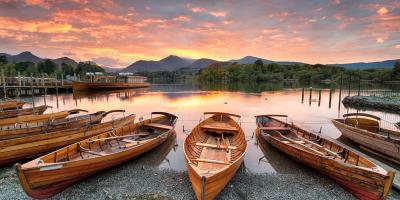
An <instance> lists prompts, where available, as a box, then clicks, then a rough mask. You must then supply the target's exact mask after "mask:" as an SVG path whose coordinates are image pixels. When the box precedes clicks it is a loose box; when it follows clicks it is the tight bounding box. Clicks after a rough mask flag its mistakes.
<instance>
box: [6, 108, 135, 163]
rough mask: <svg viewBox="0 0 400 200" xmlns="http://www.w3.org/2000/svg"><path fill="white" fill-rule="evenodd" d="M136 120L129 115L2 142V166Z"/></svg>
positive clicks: (133, 116)
mask: <svg viewBox="0 0 400 200" xmlns="http://www.w3.org/2000/svg"><path fill="white" fill-rule="evenodd" d="M134 120H135V115H129V116H126V117H121V118H119V119H115V120H111V121H107V122H103V123H100V124H93V125H91V124H87V125H85V126H80V127H76V128H73V129H67V130H62V131H55V132H50V133H42V134H37V135H32V136H28V137H22V138H16V139H10V140H2V141H0V166H3V165H7V164H12V163H15V162H16V161H18V160H22V159H26V158H32V157H36V156H40V155H43V154H45V153H47V152H50V151H54V150H56V149H59V148H61V147H64V146H67V145H70V144H72V143H75V142H78V141H80V140H83V139H86V138H89V137H92V136H95V135H98V134H101V133H105V132H109V131H111V130H114V129H115V128H117V127H121V126H126V125H128V124H132V123H133V122H134Z"/></svg>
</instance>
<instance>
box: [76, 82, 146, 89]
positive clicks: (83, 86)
mask: <svg viewBox="0 0 400 200" xmlns="http://www.w3.org/2000/svg"><path fill="white" fill-rule="evenodd" d="M149 86H150V84H149V83H90V82H78V81H74V82H72V89H73V90H74V91H84V90H115V89H129V88H143V87H149Z"/></svg>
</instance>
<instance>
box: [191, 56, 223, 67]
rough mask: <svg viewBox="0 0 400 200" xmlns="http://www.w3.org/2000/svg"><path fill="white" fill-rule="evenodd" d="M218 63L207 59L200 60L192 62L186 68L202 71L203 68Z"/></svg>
mask: <svg viewBox="0 0 400 200" xmlns="http://www.w3.org/2000/svg"><path fill="white" fill-rule="evenodd" d="M216 62H218V61H216V60H213V59H208V58H200V59H198V60H196V61H194V62H193V63H192V64H190V65H189V66H187V67H188V68H194V69H203V68H205V67H208V66H209V65H211V64H213V63H216Z"/></svg>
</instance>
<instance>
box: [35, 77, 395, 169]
mask: <svg viewBox="0 0 400 200" xmlns="http://www.w3.org/2000/svg"><path fill="white" fill-rule="evenodd" d="M282 84H283V85H279V87H277V88H279V89H277V90H275V89H273V88H275V86H273V85H271V86H262V87H261V88H255V90H253V89H251V88H250V89H249V91H248V92H244V91H246V90H247V89H246V88H245V89H244V91H243V90H242V89H243V88H240V87H241V86H225V87H229V88H228V89H224V88H220V87H219V86H218V87H217V86H215V85H214V86H199V85H196V84H189V85H182V84H174V85H153V86H152V87H150V88H149V89H146V90H119V91H109V92H94V93H74V94H60V95H59V96H58V97H56V96H55V95H48V96H46V98H45V99H44V97H43V96H41V97H36V98H35V99H34V101H35V104H36V105H41V104H44V102H46V103H47V105H51V106H53V107H54V108H53V109H52V110H51V109H50V110H48V111H47V112H52V111H53V112H54V111H56V110H69V109H74V108H81V109H86V110H89V111H90V112H96V111H99V110H111V109H124V110H126V113H125V115H127V114H131V113H135V114H136V115H137V118H139V117H144V118H147V117H150V113H151V112H152V111H166V112H171V113H174V114H175V115H177V116H178V117H179V119H178V122H177V125H176V142H173V141H170V142H171V143H169V144H167V145H166V146H165V150H163V149H162V148H164V147H160V149H162V150H160V152H159V154H161V152H163V153H166V154H168V155H166V156H165V155H163V156H160V158H159V159H158V158H154V161H153V162H152V163H153V165H156V166H159V167H160V168H172V169H174V170H186V167H185V164H184V160H183V151H182V144H183V141H184V139H185V138H186V134H187V133H189V132H190V130H191V129H192V128H194V127H195V126H196V124H197V123H199V119H200V117H201V116H202V113H203V112H205V111H222V112H231V113H236V114H240V115H241V116H242V119H241V125H242V128H243V130H244V131H245V133H246V137H247V140H248V144H249V145H248V152H247V154H246V157H245V166H246V170H248V171H250V172H252V173H291V171H290V170H291V169H289V168H288V169H285V168H284V167H282V166H285V165H293V163H291V162H289V161H290V160H289V159H287V158H286V157H285V156H283V155H280V154H278V153H277V152H276V151H274V150H273V149H270V148H266V149H267V151H268V152H270V153H269V154H268V155H265V154H264V153H263V152H262V151H261V150H260V147H261V148H262V147H263V145H261V144H260V143H258V142H257V139H256V137H255V136H254V130H255V128H256V125H255V118H254V116H255V115H258V114H288V115H289V116H290V119H289V122H292V121H293V122H294V123H296V124H298V125H299V126H301V127H303V128H306V129H308V130H311V131H314V132H318V131H319V130H320V129H321V130H322V133H321V134H322V135H324V136H329V137H332V138H334V139H336V138H338V137H340V135H341V134H340V132H339V131H338V130H337V129H336V128H335V127H334V126H333V125H332V124H331V119H333V118H338V117H341V116H342V115H343V114H345V113H348V112H356V111H357V110H356V109H352V108H348V107H347V108H345V107H343V106H342V109H341V110H339V109H338V108H339V105H341V103H340V101H339V94H338V91H337V90H329V88H328V89H326V90H321V92H319V91H312V95H311V101H310V102H308V100H309V99H308V98H309V94H308V93H307V91H305V94H304V96H305V97H304V100H303V102H302V90H301V88H281V87H286V85H284V83H282ZM246 87H247V86H246ZM263 87H266V88H263ZM293 87H297V86H296V85H293ZM231 89H232V90H233V91H227V90H231ZM255 91H260V92H255ZM330 93H331V94H330ZM319 94H321V95H319ZM330 96H331V98H329V97H330ZM57 99H58V100H57ZM329 99H331V100H329ZM28 100H29V99H28ZM45 100H46V101H45ZM57 103H59V107H57V106H56V105H57ZM367 112H368V113H371V114H375V115H378V116H380V117H381V118H382V119H384V120H386V121H388V123H387V124H388V125H390V123H389V122H397V121H398V115H395V114H390V113H382V112H378V111H367ZM108 117H109V118H107V119H110V118H111V117H112V116H108ZM107 119H105V120H107ZM382 123H383V124H384V121H383V122H382ZM172 143H176V144H177V146H176V145H175V144H174V145H172ZM259 146H260V147H259ZM168 149H169V150H168ZM264 156H265V158H263V159H261V160H260V158H262V157H264ZM162 157H165V158H166V159H163V158H162ZM264 161H265V162H264Z"/></svg>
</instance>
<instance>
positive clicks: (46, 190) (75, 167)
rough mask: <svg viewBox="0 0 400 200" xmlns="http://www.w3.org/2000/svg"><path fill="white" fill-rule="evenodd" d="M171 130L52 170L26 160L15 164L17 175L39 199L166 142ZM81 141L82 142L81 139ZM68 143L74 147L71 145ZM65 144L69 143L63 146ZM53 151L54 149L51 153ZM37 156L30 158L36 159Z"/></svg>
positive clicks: (29, 191) (28, 190) (28, 192)
mask: <svg viewBox="0 0 400 200" xmlns="http://www.w3.org/2000/svg"><path fill="white" fill-rule="evenodd" d="M147 122H148V120H146V121H145V122H144V123H147ZM142 124H143V122H139V123H136V124H133V125H132V124H131V125H128V126H131V127H137V126H141V125H142ZM124 129H126V130H127V129H128V127H124ZM172 134H174V131H173V129H171V130H168V131H166V132H164V133H162V134H161V135H159V136H157V137H156V138H154V139H151V140H149V141H146V142H144V143H142V144H141V145H138V146H135V147H133V148H131V149H127V150H124V151H121V152H118V153H113V154H109V155H105V156H101V157H94V158H90V159H83V160H77V161H70V162H61V163H55V164H54V165H61V166H62V167H55V168H53V169H50V170H43V169H44V168H40V167H25V165H27V164H24V165H22V166H21V165H19V164H17V165H16V168H17V174H18V178H19V180H20V183H21V185H22V188H23V189H24V191H25V192H26V193H27V194H28V195H29V196H30V197H32V198H37V199H44V198H49V197H51V196H53V195H55V194H57V193H59V192H61V191H63V190H64V189H65V188H67V187H69V186H71V185H73V184H74V183H76V182H77V181H80V180H82V179H85V178H87V177H89V176H91V175H94V174H96V173H98V172H100V171H103V170H106V169H108V168H111V167H113V166H116V165H119V164H122V163H124V162H126V161H129V160H131V159H133V158H135V157H137V156H139V155H142V154H144V153H146V152H148V151H150V150H152V149H154V148H155V147H157V146H159V145H160V144H162V143H163V142H165V141H166V140H167V139H168V137H169V136H171V135H172ZM96 138H97V137H93V138H92V139H96ZM88 140H89V139H88ZM86 141H87V140H86ZM80 143H83V142H82V141H81V142H80ZM68 147H70V148H73V147H72V145H70V146H68ZM66 148H67V147H65V148H63V149H66ZM63 149H60V150H58V151H57V152H59V151H62V150H63ZM54 153H55V152H53V153H50V154H54ZM38 159H40V158H38ZM38 159H36V160H34V161H31V162H36V161H37V160H38Z"/></svg>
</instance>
